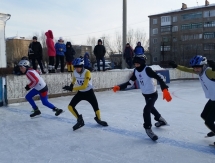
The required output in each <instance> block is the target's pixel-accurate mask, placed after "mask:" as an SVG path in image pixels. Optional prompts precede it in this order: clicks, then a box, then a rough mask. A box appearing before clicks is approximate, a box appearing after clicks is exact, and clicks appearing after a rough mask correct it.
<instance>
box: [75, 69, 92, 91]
mask: <svg viewBox="0 0 215 163" xmlns="http://www.w3.org/2000/svg"><path fill="white" fill-rule="evenodd" d="M90 79H91V75H90V71H87V72H86V74H85V79H84V83H83V84H82V85H81V86H78V87H74V88H73V91H79V90H84V89H86V88H87V86H88V83H89V81H90Z"/></svg>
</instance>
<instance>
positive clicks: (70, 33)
mask: <svg viewBox="0 0 215 163" xmlns="http://www.w3.org/2000/svg"><path fill="white" fill-rule="evenodd" d="M197 2H198V5H204V3H205V0H186V1H185V0H127V24H128V29H134V30H135V29H142V30H144V31H145V32H146V33H147V37H148V35H149V18H148V15H152V14H157V13H161V12H166V11H171V10H175V9H180V8H181V6H182V3H186V4H187V6H188V7H193V6H197ZM209 2H210V4H212V3H215V0H209ZM122 4H123V0H36V1H32V0H0V13H5V14H11V19H10V20H9V21H8V22H7V25H6V37H12V36H16V35H18V36H20V37H31V36H32V35H33V34H34V33H41V32H42V31H47V30H49V29H51V30H52V31H53V33H54V37H55V38H56V39H57V38H59V37H60V36H62V37H64V38H65V39H70V40H72V42H73V43H75V44H84V43H86V39H87V38H88V37H96V38H98V39H99V38H100V37H102V36H104V35H106V36H107V35H108V36H110V37H114V35H115V33H116V32H121V31H122Z"/></svg>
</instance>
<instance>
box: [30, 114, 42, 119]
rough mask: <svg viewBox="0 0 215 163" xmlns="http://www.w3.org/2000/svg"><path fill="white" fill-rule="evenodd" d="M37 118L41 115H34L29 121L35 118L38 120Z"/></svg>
mask: <svg viewBox="0 0 215 163" xmlns="http://www.w3.org/2000/svg"><path fill="white" fill-rule="evenodd" d="M39 117H41V115H36V116H34V117H30V118H31V119H35V118H39Z"/></svg>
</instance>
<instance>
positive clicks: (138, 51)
mask: <svg viewBox="0 0 215 163" xmlns="http://www.w3.org/2000/svg"><path fill="white" fill-rule="evenodd" d="M134 55H135V56H136V57H142V56H143V55H144V48H143V47H142V46H141V42H138V43H137V46H136V47H135V49H134Z"/></svg>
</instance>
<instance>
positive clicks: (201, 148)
mask: <svg viewBox="0 0 215 163" xmlns="http://www.w3.org/2000/svg"><path fill="white" fill-rule="evenodd" d="M5 110H9V111H11V112H15V113H20V114H23V115H28V116H29V111H24V110H19V109H15V108H5ZM41 118H45V119H50V120H55V121H60V122H65V123H73V124H75V123H76V121H75V120H72V119H68V118H64V117H55V116H54V115H48V114H44V113H43V114H42V117H41ZM85 126H87V127H90V128H97V129H98V126H97V125H95V123H87V124H85ZM99 129H102V130H104V131H107V132H111V133H115V134H119V135H123V136H128V137H132V138H140V139H149V140H150V141H151V139H150V138H149V137H148V136H146V135H145V133H142V132H135V131H129V130H124V129H117V128H114V127H110V126H108V127H102V128H99ZM157 142H158V143H163V144H168V145H170V146H175V147H179V148H184V149H190V150H193V151H197V152H203V153H206V154H210V155H215V148H214V147H209V146H203V145H199V144H194V143H189V142H183V141H179V140H174V139H170V138H165V137H160V136H159V140H158V141H157Z"/></svg>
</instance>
